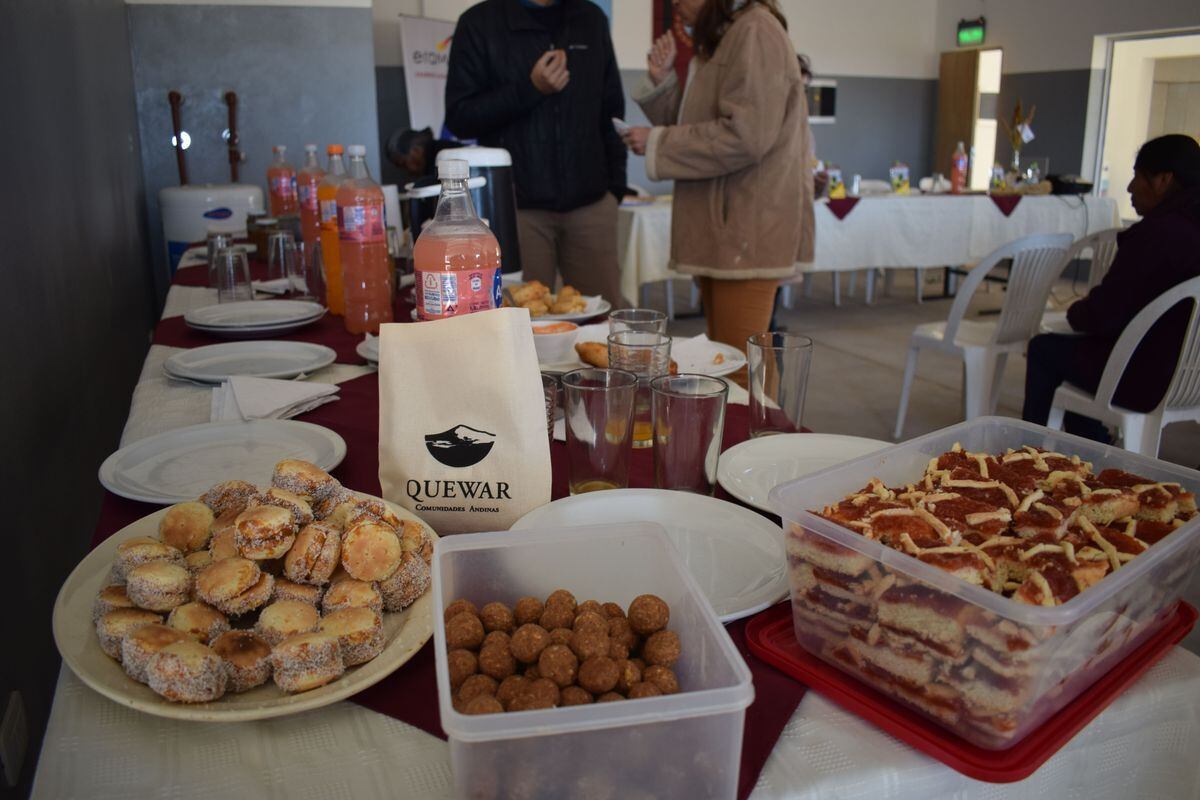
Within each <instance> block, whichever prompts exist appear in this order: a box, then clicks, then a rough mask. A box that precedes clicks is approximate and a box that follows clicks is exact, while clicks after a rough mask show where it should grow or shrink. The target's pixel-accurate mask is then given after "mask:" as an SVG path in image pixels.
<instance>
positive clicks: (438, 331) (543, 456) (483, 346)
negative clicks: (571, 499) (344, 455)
mask: <svg viewBox="0 0 1200 800" xmlns="http://www.w3.org/2000/svg"><path fill="white" fill-rule="evenodd" d="M379 483H380V484H381V485H382V487H383V496H384V497H385V498H386V499H388V500H390V501H391V502H393V503H397V504H399V505H401V506H404V507H405V508H407V509H409V510H410V511H412V512H413V513H414V514H416V515H417V516H419V517H421V518H422V519H424V520H425V521H426V522H428V523H429V524H430V525H432V526H433V528H434V530H436V531H437V532H438V533H439V534H447V533H469V532H474V531H501V530H507V529H508V528H509V527H510V526H511V525H512V524H513V523H514V522H516V521H517V520H518V519H520V518H521V517H522V516H524V515H525V514H526V513H527V512H529V511H531V510H533V509H534V508H537V507H538V506H541V505H545V504H546V503H549V502H550V443H549V441H548V439H547V436H546V410H545V400H544V398H543V395H542V383H541V373H540V371H539V369H538V360H537V353H536V351H535V350H534V347H533V330H532V328H531V327H530V325H529V312H528V311H527V310H526V309H523V308H499V309H495V310H493V311H484V312H480V313H478V314H467V315H464V316H460V317H450V318H448V319H441V320H430V321H427V322H420V323H417V324H412V323H407V324H389V325H382V326H380V331H379Z"/></svg>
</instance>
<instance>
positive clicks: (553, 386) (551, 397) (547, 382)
mask: <svg viewBox="0 0 1200 800" xmlns="http://www.w3.org/2000/svg"><path fill="white" fill-rule="evenodd" d="M542 397H543V399H544V400H545V401H546V435H547V436H549V437H550V441H551V442H553V441H554V411H555V409H557V408H558V378H557V377H556V376H554V375H551V374H550V373H548V372H543V373H542Z"/></svg>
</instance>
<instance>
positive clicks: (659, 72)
mask: <svg viewBox="0 0 1200 800" xmlns="http://www.w3.org/2000/svg"><path fill="white" fill-rule="evenodd" d="M646 67H647V69H648V70H649V72H650V81H651V82H652V83H653V84H654V85H655V86H658V85H659V84H660V83H662V82H663V81H664V80H666V78H667V76H668V75H670V74H671V70H673V69H675V34H673V33H671V32H670V31H667V32H666V33H664V34H663V35H662V36H660V37H658V38H657V39H655V40H654V45H653V46H652V47H651V48H650V52H649V53H647V54H646Z"/></svg>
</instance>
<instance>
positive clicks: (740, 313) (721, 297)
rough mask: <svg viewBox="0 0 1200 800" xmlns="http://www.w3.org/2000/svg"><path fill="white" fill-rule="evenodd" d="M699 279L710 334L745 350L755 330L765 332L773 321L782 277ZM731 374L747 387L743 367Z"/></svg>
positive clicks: (731, 377) (716, 338)
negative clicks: (773, 311) (777, 291)
mask: <svg viewBox="0 0 1200 800" xmlns="http://www.w3.org/2000/svg"><path fill="white" fill-rule="evenodd" d="M696 280H697V281H698V282H699V284H700V298H701V300H702V301H703V302H704V316H705V321H706V322H707V324H708V331H707V332H708V338H709V339H712V340H713V341H714V342H723V343H724V344H727V345H731V346H733V347H736V348H737V349H738V350H739V351H741V352H742V353H745V352H746V339H748V338H749V337H750V335H751V334H754V333H765V332H766V331H767V326H768V325H770V324H771V311H772V310H773V309H774V308H775V290H776V289H778V288H779V280H778V279H774V278H772V279H752V280H718V279H716V278H697V279H696ZM728 377H729V378H730V379H731V380H733V381H734V382H735V383H736V384H738V385H739V386H741V387H742V388H746V379H747V375H746V370H745V369H744V368H743V369H740V370H738V371H737V372H735V373H733V374H732V375H729V376H728Z"/></svg>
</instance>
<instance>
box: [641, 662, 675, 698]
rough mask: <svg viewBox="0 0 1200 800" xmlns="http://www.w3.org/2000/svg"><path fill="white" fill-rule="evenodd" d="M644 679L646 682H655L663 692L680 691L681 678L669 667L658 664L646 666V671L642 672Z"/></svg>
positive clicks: (672, 692)
mask: <svg viewBox="0 0 1200 800" xmlns="http://www.w3.org/2000/svg"><path fill="white" fill-rule="evenodd" d="M642 680H644V681H646V683H653V684H654V685H655V686H657V687H658V690H659V691H660V692H662V693H663V694H677V693H678V692H679V679H678V678H676V677H675V673H674V672H672V671H671V669H670V668H669V667H660V666H658V665H655V666H651V667H646V671H645V672H644V673H643V674H642Z"/></svg>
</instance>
